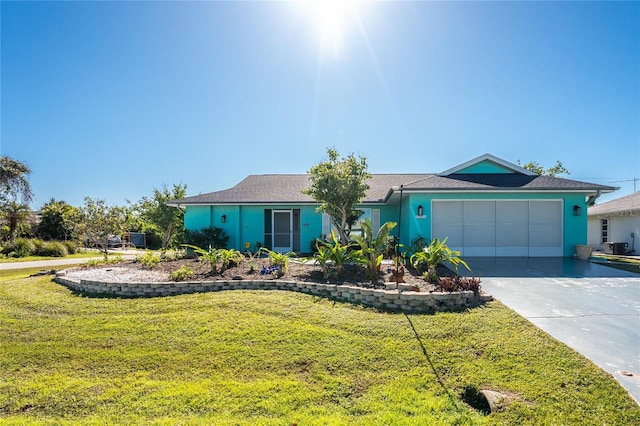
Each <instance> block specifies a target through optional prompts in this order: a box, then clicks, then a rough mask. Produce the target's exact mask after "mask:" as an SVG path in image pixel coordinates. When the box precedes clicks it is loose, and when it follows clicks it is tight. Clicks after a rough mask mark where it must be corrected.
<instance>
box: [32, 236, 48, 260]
mask: <svg viewBox="0 0 640 426" xmlns="http://www.w3.org/2000/svg"><path fill="white" fill-rule="evenodd" d="M31 242H32V243H33V247H34V248H35V250H34V251H33V254H35V255H36V256H49V255H48V254H44V251H45V250H44V241H42V240H41V239H39V238H32V239H31Z"/></svg>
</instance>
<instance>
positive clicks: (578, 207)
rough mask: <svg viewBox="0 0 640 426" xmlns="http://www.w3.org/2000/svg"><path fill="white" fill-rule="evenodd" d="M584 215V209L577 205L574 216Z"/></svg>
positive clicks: (574, 207)
mask: <svg viewBox="0 0 640 426" xmlns="http://www.w3.org/2000/svg"><path fill="white" fill-rule="evenodd" d="M581 214H582V207H580V206H579V205H577V204H576V205H575V206H573V215H574V216H580V215H581Z"/></svg>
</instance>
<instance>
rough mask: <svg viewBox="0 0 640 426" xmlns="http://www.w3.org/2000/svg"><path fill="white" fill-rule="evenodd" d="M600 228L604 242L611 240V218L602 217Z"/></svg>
mask: <svg viewBox="0 0 640 426" xmlns="http://www.w3.org/2000/svg"><path fill="white" fill-rule="evenodd" d="M600 230H601V235H602V241H601V242H602V243H603V244H604V243H606V242H607V241H609V220H607V219H601V220H600Z"/></svg>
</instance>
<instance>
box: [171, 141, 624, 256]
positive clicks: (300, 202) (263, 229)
mask: <svg viewBox="0 0 640 426" xmlns="http://www.w3.org/2000/svg"><path fill="white" fill-rule="evenodd" d="M367 183H368V184H369V186H370V188H369V190H368V191H367V193H366V196H365V198H364V200H363V201H362V204H361V205H360V206H358V209H359V210H362V211H363V212H364V214H363V216H362V217H363V218H364V217H369V218H371V220H372V222H373V225H374V228H375V229H377V228H378V227H379V225H380V224H382V223H385V222H387V221H393V222H398V226H397V227H396V228H395V229H394V232H395V233H396V236H399V238H400V242H401V244H403V245H404V246H405V247H408V246H410V244H411V241H412V240H414V239H415V238H418V237H422V238H425V239H427V240H430V239H433V238H436V237H437V238H440V239H443V238H445V237H447V238H448V240H447V245H448V246H449V247H451V248H452V249H455V250H459V251H460V252H461V255H462V256H532V257H533V256H573V255H574V253H575V252H576V251H575V250H576V249H575V246H576V244H586V242H587V200H588V199H591V200H593V199H595V198H597V197H598V196H599V195H600V194H602V193H606V192H611V191H614V190H615V189H616V188H614V187H610V186H604V185H597V184H592V183H586V182H578V181H574V180H569V179H561V178H553V177H549V176H540V175H537V174H535V173H533V172H531V171H529V170H526V169H524V168H522V167H520V166H518V165H516V164H513V163H510V162H508V161H505V160H502V159H500V158H497V157H495V156H493V155H490V154H485V155H482V156H479V157H477V158H474V159H472V160H470V161H467V162H465V163H462V164H460V165H458V166H455V167H453V168H450V169H448V170H445V171H443V172H441V173H435V174H413V173H412V174H409V173H398V174H373V175H372V177H371V178H370V179H369V180H368V182H367ZM309 186H310V180H309V175H307V174H268V175H251V176H248V177H247V178H245V179H244V180H243V181H241V182H240V183H238V184H237V185H235V186H234V187H232V188H229V189H225V190H222V191H216V192H211V193H208V194H202V195H196V196H192V197H187V198H183V199H180V200H174V201H172V202H170V203H168V204H169V205H171V206H174V207H178V208H180V209H183V210H184V213H185V217H184V223H185V228H186V229H190V230H200V229H203V228H207V227H218V228H222V229H223V230H224V231H225V232H226V234H227V235H229V237H230V238H229V246H230V247H232V248H236V249H238V250H245V247H247V246H249V245H251V246H253V245H255V244H256V243H260V245H262V246H264V247H268V248H270V249H272V250H274V251H282V252H288V251H295V252H302V253H309V252H310V251H311V244H312V242H313V241H314V239H316V238H318V237H324V236H326V235H328V234H329V232H330V226H331V225H330V220H329V218H328V217H327V216H326V215H323V214H320V213H317V212H316V208H317V207H318V203H317V202H316V201H315V200H313V199H312V198H311V197H310V196H307V195H305V194H303V193H302V189H304V188H307V187H309ZM398 233H399V235H398Z"/></svg>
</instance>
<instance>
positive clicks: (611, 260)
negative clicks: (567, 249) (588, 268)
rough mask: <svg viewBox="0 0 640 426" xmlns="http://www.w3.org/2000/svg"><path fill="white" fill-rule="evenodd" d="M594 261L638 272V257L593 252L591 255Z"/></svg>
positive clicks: (639, 267)
mask: <svg viewBox="0 0 640 426" xmlns="http://www.w3.org/2000/svg"><path fill="white" fill-rule="evenodd" d="M591 261H592V262H594V263H600V264H602V265H606V266H609V267H612V268H616V269H622V270H625V271H629V272H635V273H636V274H640V259H635V258H631V257H624V256H616V255H613V254H601V253H598V254H595V255H593V256H592V257H591Z"/></svg>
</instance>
